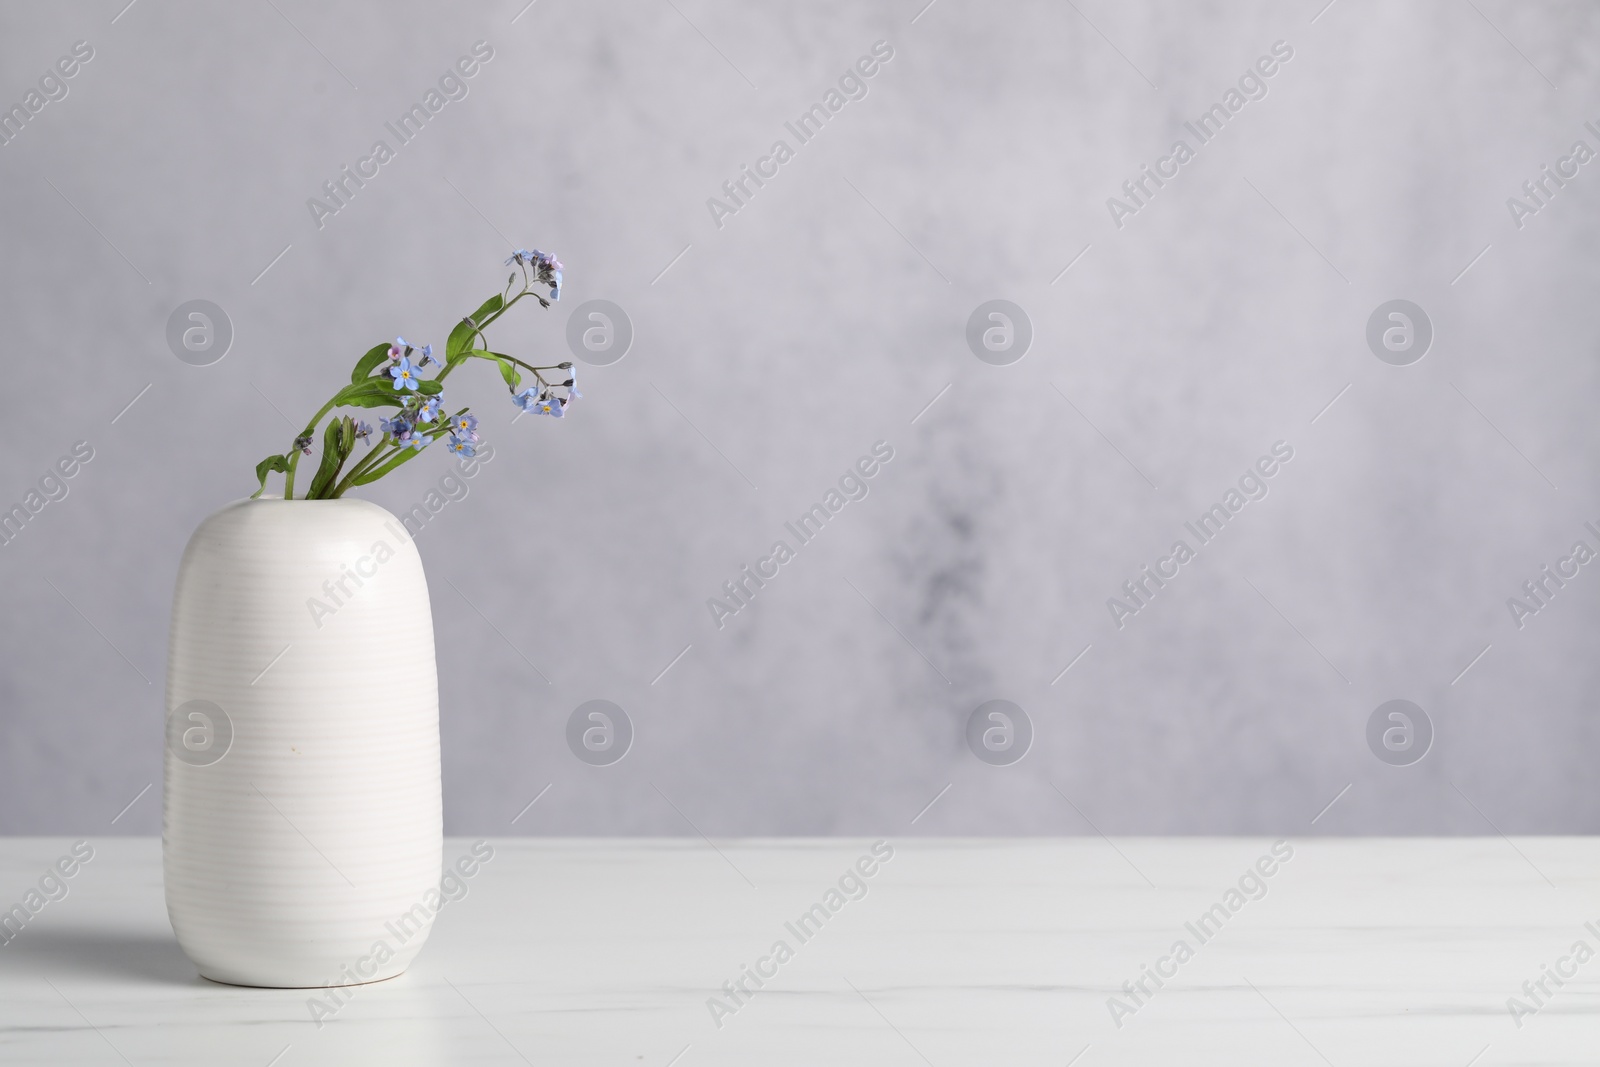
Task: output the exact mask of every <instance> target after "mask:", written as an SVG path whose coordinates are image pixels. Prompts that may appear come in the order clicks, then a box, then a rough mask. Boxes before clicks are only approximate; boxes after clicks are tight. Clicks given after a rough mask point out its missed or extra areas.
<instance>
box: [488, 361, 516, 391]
mask: <svg viewBox="0 0 1600 1067" xmlns="http://www.w3.org/2000/svg"><path fill="white" fill-rule="evenodd" d="M495 362H496V363H498V364H500V377H502V378H504V379H505V380H506V385H508V386H510V387H511V391H512V392H513V393H514V392H516V391H517V386H519V385H521V384H522V375H520V374H518V373H517V368H516V366H515V365H514V364H513V363H512V362H511V361H510V360H509V359H501V358H499V357H498V356H497V357H495Z"/></svg>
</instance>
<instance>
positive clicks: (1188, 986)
mask: <svg viewBox="0 0 1600 1067" xmlns="http://www.w3.org/2000/svg"><path fill="white" fill-rule="evenodd" d="M71 844H72V841H71V840H70V839H54V838H10V839H0V908H9V907H10V906H11V904H12V903H14V902H21V901H23V898H24V895H25V894H26V893H27V891H28V890H29V888H30V887H33V886H36V885H37V884H38V882H39V880H40V878H41V877H42V876H43V875H44V874H45V872H46V871H47V870H49V869H50V867H51V865H52V864H54V862H55V861H56V859H57V858H58V857H60V856H62V855H64V854H66V852H67V851H68V849H69V848H70V846H71ZM872 844H873V842H871V841H866V840H862V841H857V840H854V839H850V840H842V839H831V840H761V841H719V842H715V843H714V844H713V843H708V842H706V841H702V840H698V839H697V840H693V841H685V840H669V839H651V840H634V839H628V840H617V839H604V840H596V839H527V838H519V839H502V840H491V841H490V845H491V846H492V848H493V849H494V856H493V858H492V859H491V860H490V861H489V862H487V863H485V864H484V865H483V866H482V867H481V869H479V870H478V871H477V873H476V874H475V875H474V877H472V878H471V879H470V880H465V881H464V882H463V883H462V885H463V886H464V889H465V893H464V895H462V893H461V891H460V890H457V892H456V894H455V895H456V896H457V897H458V898H459V899H456V900H454V901H452V902H451V903H449V904H448V905H446V906H445V907H444V909H443V910H442V911H441V912H440V914H439V917H438V920H437V922H436V924H435V927H434V931H433V935H432V938H431V940H430V941H429V943H428V944H427V946H426V947H425V948H424V949H423V952H422V954H421V956H420V957H419V958H418V960H417V962H416V963H415V964H414V965H413V966H412V968H411V970H410V971H409V972H408V973H406V974H404V975H402V976H400V977H399V978H396V979H393V980H391V981H388V982H381V983H376V984H372V985H366V986H359V987H354V988H352V989H350V990H348V991H347V992H348V994H349V996H348V998H347V999H346V1002H345V1003H344V1004H343V1005H342V1006H340V1007H339V1008H338V1010H337V1011H336V1012H335V1013H333V1014H332V1015H331V1017H326V1018H323V1019H322V1020H321V1025H318V1022H317V1021H314V1020H313V1016H312V1011H311V1008H310V1007H309V1005H308V1001H309V999H310V998H311V996H312V995H313V994H312V993H311V992H310V991H306V990H267V989H240V988H234V987H229V986H222V985H217V984H214V983H211V982H207V981H205V980H203V979H201V978H200V977H198V975H197V974H196V972H195V969H194V967H193V966H192V965H191V964H190V963H189V961H188V960H187V959H186V958H185V957H184V955H183V953H182V952H181V950H180V949H179V948H178V945H177V942H176V941H175V940H174V938H173V936H172V930H171V928H170V926H169V925H168V923H167V916H166V909H165V904H164V902H163V898H162V890H161V846H160V842H159V841H158V840H154V839H147V838H121V839H102V840H99V841H95V842H92V847H93V849H94V856H93V858H92V859H91V860H90V861H89V862H87V863H86V864H85V865H83V867H82V869H81V870H79V871H78V872H77V873H76V875H75V876H74V877H73V878H72V879H71V880H69V881H67V882H66V883H65V884H66V887H67V894H66V896H64V897H61V898H60V899H57V900H52V901H48V902H46V903H45V904H44V905H43V906H42V907H40V908H39V910H38V912H37V914H35V915H33V916H32V918H31V919H30V920H29V922H28V923H27V924H26V925H25V926H24V927H23V928H22V930H21V932H20V933H18V934H17V935H16V936H15V937H13V938H12V939H11V940H10V941H9V942H8V943H6V944H5V945H3V946H0V1062H3V1063H5V1064H18V1063H49V1064H80V1063H81V1064H117V1063H130V1064H147V1063H148V1064H187V1063H194V1064H207V1065H214V1064H246V1065H256V1067H266V1065H268V1064H272V1065H274V1067H298V1065H303V1064H352V1063H384V1064H410V1063H418V1064H463V1063H480V1062H481V1063H504V1064H516V1063H538V1064H545V1063H555V1064H617V1065H621V1064H643V1065H647V1067H665V1065H668V1064H673V1065H675V1067H700V1065H704V1064H740V1065H750V1064H762V1065H765V1064H819V1063H829V1064H839V1063H845V1064H857V1063H859V1064H873V1065H889V1067H893V1065H899V1064H904V1065H906V1067H916V1065H919V1064H928V1065H934V1067H946V1065H950V1067H954V1065H958V1064H1053V1065H1057V1067H1060V1065H1063V1064H1069V1063H1071V1064H1075V1065H1076V1067H1110V1065H1119V1064H1129V1065H1131V1064H1139V1065H1152V1064H1156V1065H1166V1064H1180V1063H1181V1064H1213V1063H1214V1064H1229V1065H1233V1064H1240V1063H1258V1064H1273V1065H1291V1067H1292V1065H1298V1064H1305V1065H1308V1067H1315V1065H1321V1064H1331V1065H1336V1067H1344V1065H1347V1064H1348V1065H1351V1067H1355V1065H1361V1067H1374V1065H1381V1064H1439V1065H1448V1067H1466V1065H1468V1064H1472V1065H1474V1067H1493V1065H1503V1064H1579V1063H1585V1064H1593V1063H1595V1062H1596V1061H1597V1060H1600V958H1596V959H1593V960H1590V959H1589V958H1588V955H1589V954H1588V952H1578V955H1577V956H1574V955H1573V952H1574V951H1575V949H1576V945H1577V943H1578V942H1583V943H1584V944H1585V945H1586V946H1587V947H1588V949H1589V950H1590V951H1593V950H1597V949H1600V934H1597V933H1596V931H1600V894H1597V893H1596V889H1597V888H1600V887H1597V884H1596V883H1597V875H1600V842H1597V841H1595V840H1591V839H1587V838H1583V839H1579V838H1512V839H1506V838H1498V837H1497V838H1450V839H1363V840H1350V839H1329V838H1319V839H1312V840H1305V841H1296V842H1289V843H1287V844H1286V845H1279V847H1278V851H1279V854H1280V857H1281V855H1282V854H1283V853H1284V852H1291V854H1290V855H1289V857H1288V858H1287V859H1281V858H1274V857H1273V853H1272V846H1273V842H1272V841H1270V840H1257V839H1248V838H1184V839H1172V838H1119V839H1116V840H1114V841H1113V840H1107V839H1102V838H1098V837H1095V838H1070V839H1022V840H1016V839H1012V840H970V839H962V840H949V839H932V838H916V839H906V840H899V841H892V842H889V843H888V844H887V846H882V845H880V846H879V848H880V851H882V850H884V849H885V848H892V850H893V855H892V857H891V858H889V859H888V860H886V861H884V862H881V863H879V864H877V865H876V866H874V865H872V864H867V865H865V866H867V867H870V868H872V870H873V873H872V875H871V877H870V878H861V879H860V880H859V882H858V881H857V880H854V879H852V878H849V877H847V873H848V872H850V871H851V870H852V869H853V868H854V866H855V865H856V864H857V862H858V860H859V859H860V858H861V857H863V856H870V855H871V846H872ZM471 846H472V842H471V841H470V840H467V839H451V840H449V841H447V842H446V846H445V856H446V859H447V861H448V860H453V859H455V858H456V857H458V856H462V855H465V854H467V852H468V850H469V849H470V848H471ZM1260 871H1270V872H1271V873H1270V875H1269V876H1262V875H1261V874H1260V873H1259V872H1260ZM1252 872H1257V873H1252ZM841 879H843V887H844V890H846V891H847V892H841V891H838V890H839V887H840V882H841ZM863 887H864V890H865V892H864V895H863V892H862V888H863ZM830 890H834V891H835V892H834V893H833V894H830V892H829V891H830ZM56 895H57V896H59V890H58V891H57V893H56ZM819 904H820V905H821V906H822V909H823V912H824V913H825V914H827V916H828V917H827V919H826V921H825V922H823V921H819V922H818V925H819V926H820V929H814V928H812V927H810V926H807V927H805V928H804V929H802V930H800V931H799V933H802V934H805V935H807V936H805V937H804V938H802V937H800V936H797V933H796V930H795V929H792V928H791V926H792V924H794V923H795V922H796V920H797V919H798V918H799V917H800V916H801V915H802V914H804V913H806V912H807V911H808V910H809V909H812V907H813V905H819ZM1205 915H1210V916H1211V918H1210V919H1209V920H1208V921H1207V923H1206V924H1205V925H1204V926H1201V925H1199V922H1200V919H1201V918H1202V916H1205ZM1590 922H1593V923H1594V928H1593V929H1591V928H1590V927H1589V926H1588V925H1586V924H1588V923H1590ZM786 923H787V924H791V925H786ZM779 941H782V942H784V943H786V945H787V946H788V947H789V950H790V951H789V953H788V954H787V955H784V954H783V953H779V955H780V956H782V957H783V958H782V959H781V961H780V960H779V958H777V957H775V956H773V955H772V952H773V950H774V948H775V947H776V943H777V942H779ZM1178 942H1183V943H1184V944H1185V945H1186V946H1187V947H1188V952H1187V953H1184V952H1183V951H1182V950H1178V949H1177V943H1178ZM1175 950H1176V954H1175ZM1580 956H1581V957H1582V959H1581V960H1580V959H1579V957H1580ZM747 967H749V968H752V969H753V970H754V969H760V970H762V971H764V972H766V974H768V975H770V977H766V978H759V979H758V980H759V981H761V983H762V985H761V987H760V988H759V989H757V987H756V985H755V983H754V982H753V981H751V979H749V978H744V979H743V981H744V984H745V986H746V987H747V988H749V989H750V990H751V991H752V992H751V995H750V996H749V997H744V996H742V995H740V996H739V997H738V998H737V999H734V998H730V997H728V996H727V995H726V994H725V993H724V992H723V984H724V983H732V982H735V981H736V980H739V979H741V977H742V975H743V973H744V969H745V968H747ZM1147 967H1148V968H1150V969H1152V970H1159V971H1160V972H1161V973H1164V974H1165V975H1167V977H1164V978H1161V979H1160V983H1161V984H1160V985H1159V986H1158V985H1157V984H1156V979H1154V978H1151V977H1148V976H1147V975H1148V973H1149V972H1147V971H1146V968H1147ZM1547 967H1548V968H1550V969H1551V970H1552V971H1560V972H1563V973H1564V974H1565V975H1568V976H1570V977H1561V978H1560V981H1561V983H1562V984H1560V985H1557V984H1556V982H1555V981H1554V980H1552V979H1551V978H1549V977H1546V968H1547ZM1141 979H1142V981H1143V986H1144V989H1143V990H1141V989H1139V988H1138V986H1137V985H1134V986H1133V994H1131V995H1130V994H1129V993H1128V992H1125V991H1124V988H1123V986H1124V983H1125V982H1129V983H1137V982H1139V981H1140V980H1141ZM1539 981H1543V982H1544V986H1545V990H1546V993H1547V994H1548V995H1546V993H1540V991H1539V989H1538V987H1537V985H1534V986H1533V987H1532V989H1533V993H1532V994H1529V993H1526V992H1524V986H1523V983H1524V982H1532V983H1537V982H1539ZM1114 996H1115V997H1118V998H1119V1000H1118V1001H1115V1002H1114V1001H1113V1000H1112V998H1113V997H1114ZM713 997H718V998H720V1000H718V1001H713V1000H712V998H713ZM1512 997H1517V998H1520V999H1521V1001H1522V1002H1523V1004H1524V1005H1525V1006H1526V1008H1527V1009H1528V1010H1527V1011H1526V1012H1525V1013H1521V1014H1519V1015H1517V1016H1515V1017H1514V1016H1513V1014H1512V1012H1511V1010H1510V1007H1509V1006H1508V999H1509V998H1512ZM1117 1004H1120V1007H1117V1006H1116V1005H1117ZM719 1005H720V1006H719Z"/></svg>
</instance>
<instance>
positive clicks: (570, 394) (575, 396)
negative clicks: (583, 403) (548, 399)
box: [567, 389, 583, 404]
mask: <svg viewBox="0 0 1600 1067" xmlns="http://www.w3.org/2000/svg"><path fill="white" fill-rule="evenodd" d="M582 399H583V394H582V393H580V392H578V391H577V390H576V389H568V390H567V403H569V404H570V403H572V402H573V401H574V400H582Z"/></svg>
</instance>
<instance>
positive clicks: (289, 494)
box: [283, 400, 333, 500]
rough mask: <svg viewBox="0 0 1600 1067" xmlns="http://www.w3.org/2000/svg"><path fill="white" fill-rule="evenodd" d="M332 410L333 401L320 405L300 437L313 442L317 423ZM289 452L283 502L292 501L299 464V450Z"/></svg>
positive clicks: (284, 477) (315, 436)
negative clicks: (296, 470)
mask: <svg viewBox="0 0 1600 1067" xmlns="http://www.w3.org/2000/svg"><path fill="white" fill-rule="evenodd" d="M332 410H333V401H332V400H330V401H328V402H327V403H326V404H324V405H322V408H321V410H319V411H318V412H317V413H316V414H315V415H313V416H311V421H310V422H308V423H306V429H305V432H304V433H302V434H301V435H300V436H301V437H309V438H311V439H312V440H313V441H315V440H316V439H317V423H319V422H321V421H322V416H324V415H326V414H327V413H328V412H330V411H332ZM289 452H290V456H289V473H288V474H286V475H284V476H283V499H285V500H293V499H294V471H295V467H296V466H297V465H298V464H299V463H300V449H299V448H291V449H289Z"/></svg>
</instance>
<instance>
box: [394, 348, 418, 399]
mask: <svg viewBox="0 0 1600 1067" xmlns="http://www.w3.org/2000/svg"><path fill="white" fill-rule="evenodd" d="M389 377H391V378H393V379H394V387H395V389H396V390H398V391H401V392H404V391H405V390H407V389H412V390H414V389H416V388H417V368H415V367H413V366H412V365H411V361H410V360H409V359H407V358H406V357H405V356H401V357H400V362H399V363H396V364H395V365H394V366H392V367H390V368H389Z"/></svg>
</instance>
